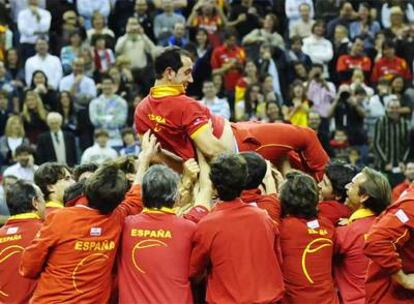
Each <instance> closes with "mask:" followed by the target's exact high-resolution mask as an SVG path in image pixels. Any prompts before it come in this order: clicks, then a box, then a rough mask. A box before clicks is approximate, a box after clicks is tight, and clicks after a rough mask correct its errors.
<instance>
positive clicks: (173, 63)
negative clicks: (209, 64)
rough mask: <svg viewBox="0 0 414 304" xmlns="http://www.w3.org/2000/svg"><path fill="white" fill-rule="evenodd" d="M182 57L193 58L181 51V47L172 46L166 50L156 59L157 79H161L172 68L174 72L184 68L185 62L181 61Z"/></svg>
mask: <svg viewBox="0 0 414 304" xmlns="http://www.w3.org/2000/svg"><path fill="white" fill-rule="evenodd" d="M182 56H185V57H190V58H191V55H190V53H188V52H187V51H185V50H183V49H180V48H179V47H176V46H172V47H168V48H166V49H165V50H164V51H163V52H162V53H161V54H160V55H158V56H157V57H156V58H155V62H154V67H155V77H156V78H157V79H161V78H162V75H163V74H164V71H165V70H166V69H167V68H171V69H172V70H173V71H174V72H178V70H179V69H180V68H181V67H182V66H183V62H182V60H181V57H182Z"/></svg>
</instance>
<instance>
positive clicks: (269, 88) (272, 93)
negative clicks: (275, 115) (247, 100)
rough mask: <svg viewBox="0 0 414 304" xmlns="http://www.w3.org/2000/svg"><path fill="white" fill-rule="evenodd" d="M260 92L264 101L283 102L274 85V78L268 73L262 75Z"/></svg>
mask: <svg viewBox="0 0 414 304" xmlns="http://www.w3.org/2000/svg"><path fill="white" fill-rule="evenodd" d="M261 80H262V93H263V97H264V100H265V102H277V103H278V104H279V105H281V104H282V103H283V101H282V97H281V95H280V94H281V93H280V91H278V88H275V87H274V79H273V76H272V75H270V74H265V75H264V76H263V77H262V79H261Z"/></svg>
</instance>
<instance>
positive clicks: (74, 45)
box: [60, 31, 83, 75]
mask: <svg viewBox="0 0 414 304" xmlns="http://www.w3.org/2000/svg"><path fill="white" fill-rule="evenodd" d="M82 42H83V41H82V36H81V34H80V32H79V31H73V32H71V33H70V35H69V45H67V46H64V47H63V48H62V49H61V51H60V60H61V62H62V68H63V72H64V74H65V75H68V74H70V73H72V64H73V61H74V60H75V58H77V57H80V56H81V55H82V50H83V45H82Z"/></svg>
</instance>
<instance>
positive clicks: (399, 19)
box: [385, 6, 408, 39]
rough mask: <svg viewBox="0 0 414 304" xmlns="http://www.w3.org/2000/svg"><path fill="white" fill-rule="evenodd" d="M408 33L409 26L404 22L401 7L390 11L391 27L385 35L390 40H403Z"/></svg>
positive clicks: (395, 7) (394, 7)
mask: <svg viewBox="0 0 414 304" xmlns="http://www.w3.org/2000/svg"><path fill="white" fill-rule="evenodd" d="M407 31H408V25H407V24H406V23H405V22H404V14H403V11H402V10H401V8H400V7H399V6H393V7H392V8H391V9H390V27H389V28H388V29H386V30H385V34H386V35H387V36H388V38H390V39H394V38H399V39H401V38H403V36H404V35H405V33H406V32H407Z"/></svg>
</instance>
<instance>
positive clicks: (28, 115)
mask: <svg viewBox="0 0 414 304" xmlns="http://www.w3.org/2000/svg"><path fill="white" fill-rule="evenodd" d="M46 116H47V111H46V110H45V107H44V105H43V102H42V99H41V98H40V96H39V94H37V93H36V91H34V90H27V91H26V93H25V95H24V102H23V111H22V117H23V123H24V128H25V130H26V132H27V138H28V139H29V140H30V142H31V143H32V144H36V143H37V137H38V136H39V134H40V133H42V132H44V131H47V129H48V128H47V125H46Z"/></svg>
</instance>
